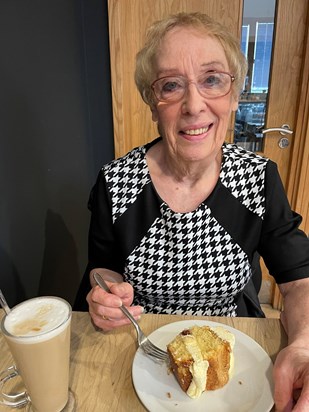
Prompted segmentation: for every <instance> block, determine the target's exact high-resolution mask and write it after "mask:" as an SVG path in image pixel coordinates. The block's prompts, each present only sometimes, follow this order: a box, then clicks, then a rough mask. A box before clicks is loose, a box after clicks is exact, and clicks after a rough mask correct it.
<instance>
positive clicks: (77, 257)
mask: <svg viewBox="0 0 309 412" xmlns="http://www.w3.org/2000/svg"><path fill="white" fill-rule="evenodd" d="M107 21H108V19H107V5H106V2H105V1H102V0H91V1H89V0H88V1H87V0H43V1H42V0H27V1H24V0H1V2H0V51H1V53H0V59H1V63H0V90H1V92H0V190H1V191H0V193H1V198H0V288H1V289H2V291H3V293H4V294H5V296H6V297H7V300H8V302H9V304H10V305H14V304H16V303H18V302H19V301H21V300H23V299H25V298H29V297H32V296H36V295H43V294H54V295H58V296H62V297H64V298H66V299H68V300H69V301H70V302H71V303H73V301H74V297H75V293H76V291H77V288H78V285H79V282H80V279H81V277H82V275H83V271H84V269H85V266H86V263H87V232H88V224H89V212H88V210H87V201H88V196H89V192H90V189H91V187H92V185H93V184H94V181H95V179H96V175H97V173H98V171H99V169H100V167H101V165H102V164H104V163H106V162H107V161H109V160H111V159H112V158H113V157H114V148H113V125H112V105H111V93H110V68H109V49H108V26H107Z"/></svg>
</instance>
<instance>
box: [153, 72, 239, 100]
mask: <svg viewBox="0 0 309 412" xmlns="http://www.w3.org/2000/svg"><path fill="white" fill-rule="evenodd" d="M233 80H234V78H233V76H231V75H230V74H228V73H223V72H210V73H209V72H208V73H205V74H204V75H203V76H201V77H200V78H199V80H198V82H197V83H195V84H196V86H197V87H198V90H199V92H200V94H201V95H202V96H204V97H209V98H212V97H213V98H215V97H221V96H225V95H226V94H227V93H229V91H230V90H231V86H232V81H233ZM190 83H194V82H189V81H188V79H186V78H185V77H162V78H161V79H158V80H156V81H155V82H154V83H153V85H152V89H153V91H154V94H155V95H156V97H157V99H158V100H160V101H162V102H176V101H179V100H180V99H182V98H183V96H184V94H185V93H186V91H187V89H188V85H189V84H190Z"/></svg>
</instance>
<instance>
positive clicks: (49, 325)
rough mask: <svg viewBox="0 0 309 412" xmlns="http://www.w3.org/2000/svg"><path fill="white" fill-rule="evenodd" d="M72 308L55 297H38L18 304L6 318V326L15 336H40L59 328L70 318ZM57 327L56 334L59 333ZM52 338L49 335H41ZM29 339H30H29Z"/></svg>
mask: <svg viewBox="0 0 309 412" xmlns="http://www.w3.org/2000/svg"><path fill="white" fill-rule="evenodd" d="M69 312H70V308H69V307H68V305H67V303H66V302H65V301H63V300H60V299H55V298H53V297H44V298H36V299H32V300H29V301H27V302H23V303H21V304H20V305H17V306H16V307H15V308H13V310H12V311H11V312H10V313H9V315H8V316H6V318H5V322H4V327H5V329H6V331H7V332H8V333H9V334H10V335H11V337H13V336H18V337H23V336H25V337H30V336H33V337H38V336H39V335H42V334H44V335H45V333H46V332H51V331H53V330H55V328H58V327H59V325H61V324H62V323H63V322H65V321H66V319H68V316H69ZM59 333H60V330H59V329H57V331H55V334H59ZM45 337H46V338H48V339H50V337H51V336H50V334H48V336H47V335H46V336H44V337H41V339H40V340H42V339H44V338H45ZM27 341H28V339H27Z"/></svg>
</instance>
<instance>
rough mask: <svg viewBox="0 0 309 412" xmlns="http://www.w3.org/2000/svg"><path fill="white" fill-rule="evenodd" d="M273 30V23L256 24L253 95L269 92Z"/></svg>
mask: <svg viewBox="0 0 309 412" xmlns="http://www.w3.org/2000/svg"><path fill="white" fill-rule="evenodd" d="M273 30H274V24H273V23H259V22H257V23H256V34H255V47H254V61H253V70H252V84H251V92H252V93H263V92H264V93H265V92H267V91H268V79H269V71H270V61H271V50H272V40H273Z"/></svg>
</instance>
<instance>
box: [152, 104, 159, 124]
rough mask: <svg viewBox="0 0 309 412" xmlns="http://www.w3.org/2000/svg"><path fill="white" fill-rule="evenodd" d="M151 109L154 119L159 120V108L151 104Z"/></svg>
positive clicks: (154, 120)
mask: <svg viewBox="0 0 309 412" xmlns="http://www.w3.org/2000/svg"><path fill="white" fill-rule="evenodd" d="M150 110H151V117H152V121H153V122H157V121H158V112H157V108H156V107H155V106H150Z"/></svg>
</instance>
